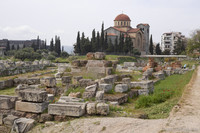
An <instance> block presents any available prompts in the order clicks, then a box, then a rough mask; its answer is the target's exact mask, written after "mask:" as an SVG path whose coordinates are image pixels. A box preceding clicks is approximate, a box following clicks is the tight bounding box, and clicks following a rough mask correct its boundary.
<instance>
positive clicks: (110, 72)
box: [106, 67, 113, 75]
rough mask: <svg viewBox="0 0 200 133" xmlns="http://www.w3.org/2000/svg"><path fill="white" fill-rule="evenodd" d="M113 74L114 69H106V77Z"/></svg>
mask: <svg viewBox="0 0 200 133" xmlns="http://www.w3.org/2000/svg"><path fill="white" fill-rule="evenodd" d="M112 72H113V68H112V67H107V68H106V75H111V74H112Z"/></svg>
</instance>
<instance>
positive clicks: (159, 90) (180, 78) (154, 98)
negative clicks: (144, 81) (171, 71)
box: [135, 71, 194, 108]
mask: <svg viewBox="0 0 200 133" xmlns="http://www.w3.org/2000/svg"><path fill="white" fill-rule="evenodd" d="M193 72H194V71H190V72H187V73H186V74H184V75H172V76H169V77H167V78H166V79H165V80H161V81H159V82H157V83H156V84H155V86H154V87H155V88H154V93H153V94H152V95H149V96H140V97H139V98H138V100H137V101H136V105H135V107H136V108H145V107H150V106H153V105H155V104H159V103H163V102H165V101H167V100H168V99H171V98H177V97H178V98H180V97H181V95H182V92H183V90H184V87H185V86H186V85H187V84H188V83H189V81H190V79H191V77H192V74H193Z"/></svg>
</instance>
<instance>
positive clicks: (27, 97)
mask: <svg viewBox="0 0 200 133" xmlns="http://www.w3.org/2000/svg"><path fill="white" fill-rule="evenodd" d="M19 97H20V98H21V100H22V101H28V102H38V103H41V102H44V101H46V100H47V98H48V96H47V92H46V91H40V90H36V89H34V90H33V89H26V90H22V91H19Z"/></svg>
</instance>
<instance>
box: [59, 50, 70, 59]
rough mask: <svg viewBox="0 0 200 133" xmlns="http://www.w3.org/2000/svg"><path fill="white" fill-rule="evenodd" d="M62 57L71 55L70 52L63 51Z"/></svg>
mask: <svg viewBox="0 0 200 133" xmlns="http://www.w3.org/2000/svg"><path fill="white" fill-rule="evenodd" d="M61 57H62V58H66V57H69V54H68V53H67V52H65V51H64V52H62V53H61Z"/></svg>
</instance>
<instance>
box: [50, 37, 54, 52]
mask: <svg viewBox="0 0 200 133" xmlns="http://www.w3.org/2000/svg"><path fill="white" fill-rule="evenodd" d="M50 51H51V52H53V51H54V42H53V38H52V39H51V42H50Z"/></svg>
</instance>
